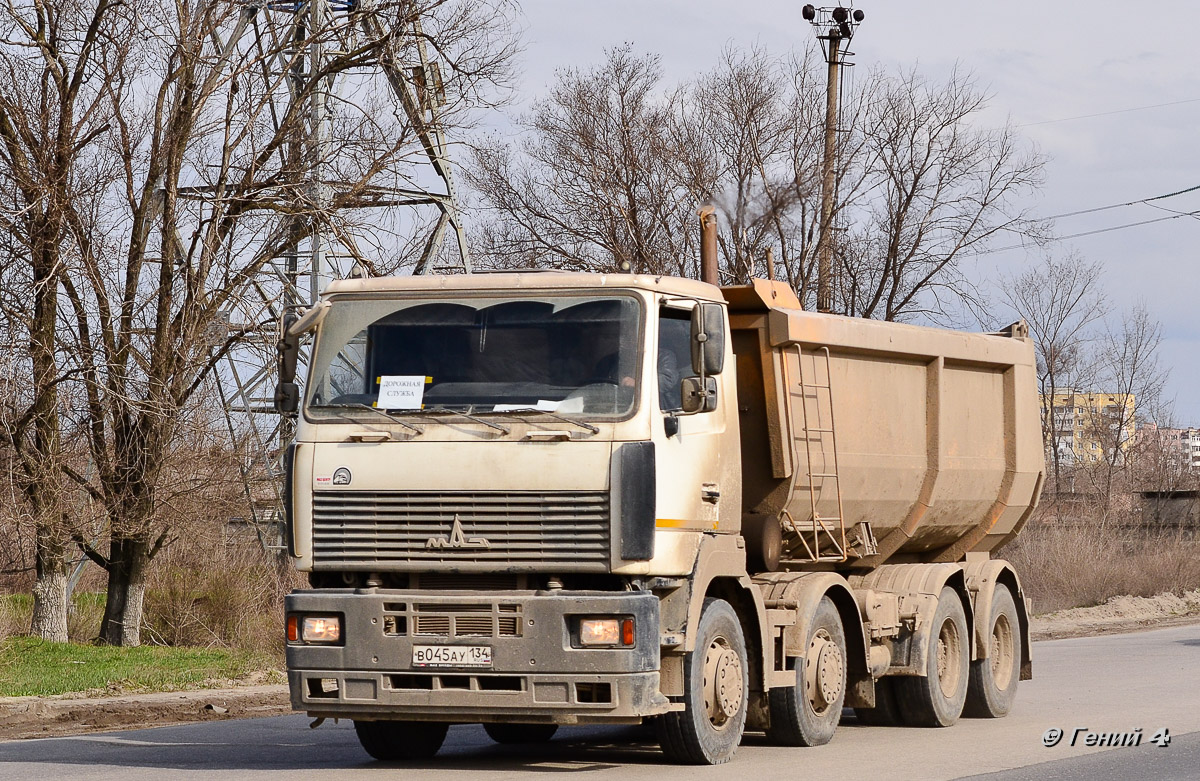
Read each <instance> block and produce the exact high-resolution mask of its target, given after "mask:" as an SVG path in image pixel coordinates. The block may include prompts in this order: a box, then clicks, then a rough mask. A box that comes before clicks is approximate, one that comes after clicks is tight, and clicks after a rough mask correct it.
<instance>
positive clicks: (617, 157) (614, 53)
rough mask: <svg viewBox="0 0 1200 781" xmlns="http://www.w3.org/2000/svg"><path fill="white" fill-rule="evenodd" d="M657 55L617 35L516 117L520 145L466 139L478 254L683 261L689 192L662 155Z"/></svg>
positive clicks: (598, 265) (633, 267) (580, 264)
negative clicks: (481, 222)
mask: <svg viewBox="0 0 1200 781" xmlns="http://www.w3.org/2000/svg"><path fill="white" fill-rule="evenodd" d="M661 79H662V68H661V66H660V65H659V60H658V57H657V56H653V55H646V56H638V55H636V54H634V53H633V51H632V49H631V48H630V47H629V46H623V47H620V48H617V49H613V50H611V51H609V52H608V55H607V58H606V60H605V62H604V63H603V64H602V65H601V66H599V67H597V68H594V69H590V70H581V69H577V68H569V69H565V70H562V71H560V72H559V73H558V76H557V81H556V83H555V84H554V86H553V87H551V89H550V93H549V94H548V95H547V96H546V97H545V98H543V99H541V100H539V101H537V102H536V103H535V104H534V105H533V108H532V110H531V112H530V113H529V114H528V115H527V116H524V117H522V118H520V120H519V124H520V125H521V126H522V127H523V128H525V129H526V131H527V137H526V139H525V141H524V143H523V144H522V145H521V148H520V150H519V151H518V150H514V149H513V148H512V147H511V146H509V145H508V144H505V143H502V142H497V141H492V142H487V143H484V144H482V145H480V146H478V147H477V148H476V149H475V151H474V154H473V159H472V160H471V165H470V166H469V168H468V172H467V175H468V181H469V182H470V184H471V185H472V187H473V188H474V189H475V191H476V192H477V194H478V198H479V200H480V201H481V211H483V212H484V213H486V214H490V215H493V216H494V218H495V219H493V220H492V222H491V223H490V224H488V225H487V227H486V228H484V229H483V230H482V231H481V232H480V238H481V240H482V244H483V247H482V249H483V255H484V256H485V257H490V258H491V259H492V262H493V263H494V264H496V265H499V266H502V267H503V266H508V267H512V266H534V265H553V266H556V267H560V268H570V269H575V270H593V271H617V270H628V271H632V272H634V273H664V272H674V273H681V272H682V271H683V265H682V264H683V262H684V258H685V257H686V256H687V253H686V251H685V247H686V246H687V245H688V238H687V234H686V232H681V231H680V230H679V226H680V225H681V222H682V221H683V220H685V219H686V216H685V215H687V214H688V213H689V210H690V209H693V208H694V206H693V204H694V199H692V198H690V197H689V196H688V194H687V193H684V192H681V191H680V189H679V187H678V186H677V184H676V183H675V182H674V180H673V177H672V171H671V169H670V166H669V164H668V163H669V159H670V155H669V152H668V144H669V138H668V136H667V133H666V129H667V126H668V124H669V121H670V117H671V97H670V96H663V95H661V94H659V92H658V90H659V87H660V82H661Z"/></svg>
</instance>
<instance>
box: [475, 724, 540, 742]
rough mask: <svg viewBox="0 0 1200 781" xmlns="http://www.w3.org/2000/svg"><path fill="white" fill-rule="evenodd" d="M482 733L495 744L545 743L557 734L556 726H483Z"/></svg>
mask: <svg viewBox="0 0 1200 781" xmlns="http://www.w3.org/2000/svg"><path fill="white" fill-rule="evenodd" d="M483 731H484V732H486V733H487V734H488V737H489V738H491V739H492V740H494V741H496V742H497V743H545V742H546V741H548V740H550V738H552V737H554V733H555V732H558V725H557V724H484V725H483Z"/></svg>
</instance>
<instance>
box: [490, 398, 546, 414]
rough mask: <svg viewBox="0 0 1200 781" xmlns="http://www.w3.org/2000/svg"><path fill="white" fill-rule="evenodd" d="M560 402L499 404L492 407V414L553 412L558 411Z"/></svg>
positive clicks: (543, 400) (542, 401)
mask: <svg viewBox="0 0 1200 781" xmlns="http://www.w3.org/2000/svg"><path fill="white" fill-rule="evenodd" d="M559 403H560V402H557V401H547V400H545V399H539V400H538V403H537V404H497V405H496V406H494V407H492V412H519V411H520V410H524V409H533V410H541V411H542V412H553V411H554V410H556V409H558V405H559Z"/></svg>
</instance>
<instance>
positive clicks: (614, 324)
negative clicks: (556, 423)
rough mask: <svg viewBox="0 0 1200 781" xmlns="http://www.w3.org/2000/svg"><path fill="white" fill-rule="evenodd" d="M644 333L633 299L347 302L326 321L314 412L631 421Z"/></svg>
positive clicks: (311, 395)
mask: <svg viewBox="0 0 1200 781" xmlns="http://www.w3.org/2000/svg"><path fill="white" fill-rule="evenodd" d="M640 334H641V307H640V306H639V304H638V301H637V299H635V298H633V297H631V296H607V297H604V298H588V297H583V296H559V297H546V298H520V299H505V300H498V299H486V300H474V302H472V301H470V300H469V301H468V302H466V303H464V302H463V301H456V302H449V301H434V302H431V301H428V300H424V301H421V302H409V301H396V300H390V301H381V300H361V301H346V302H343V303H340V304H335V305H334V306H333V307H332V308H331V309H330V311H329V315H328V316H327V317H326V318H325V321H324V322H323V323H322V326H321V338H320V341H319V344H318V347H317V355H316V357H315V360H314V363H313V371H312V374H311V377H312V378H313V381H311V382H310V383H309V389H308V407H307V409H308V411H309V412H310V413H315V414H316V415H318V416H322V410H323V409H324V410H325V411H326V414H328V415H329V417H330V419H336V417H335V416H336V415H343V416H344V415H345V414H346V412H347V408H353V407H356V406H363V405H366V406H370V407H375V408H377V409H379V410H384V411H388V412H389V413H391V414H397V413H401V412H408V413H413V414H420V413H421V412H422V411H425V412H432V411H437V410H455V411H461V412H468V413H471V414H480V413H487V412H508V413H513V412H519V411H521V410H529V409H538V410H543V411H546V412H555V413H557V414H580V415H587V416H600V417H624V416H626V415H628V414H629V413H630V412H631V411H632V408H633V404H634V400H635V398H636V391H637V384H638V371H637V367H638V365H639V360H638V354H639V345H640V342H641V339H640ZM363 412H364V414H369V413H367V412H366V410H364V411H363Z"/></svg>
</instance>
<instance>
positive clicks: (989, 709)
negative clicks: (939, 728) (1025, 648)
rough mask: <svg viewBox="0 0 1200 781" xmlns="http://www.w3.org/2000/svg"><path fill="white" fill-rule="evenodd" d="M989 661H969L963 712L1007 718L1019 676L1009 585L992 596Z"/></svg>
mask: <svg viewBox="0 0 1200 781" xmlns="http://www.w3.org/2000/svg"><path fill="white" fill-rule="evenodd" d="M991 624H992V625H991V627H990V628H989V637H990V638H991V641H990V642H991V647H990V648H989V649H988V658H986V659H977V660H976V661H974V662H971V675H970V679H969V681H968V683H967V704H966V707H965V708H964V709H963V713H964V714H965V715H967V716H971V717H974V718H982V719H995V718H999V717H1001V716H1007V715H1008V712H1009V711H1010V710H1012V705H1013V700H1014V699H1016V696H1017V681H1018V680H1019V679H1020V677H1021V625H1020V619H1019V618H1018V617H1017V603H1016V602H1015V601H1013V597H1012V592H1011V591H1009V590H1008V586H1003V585H997V586H996V592H995V594H994V595H993V596H992V617H991Z"/></svg>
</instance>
